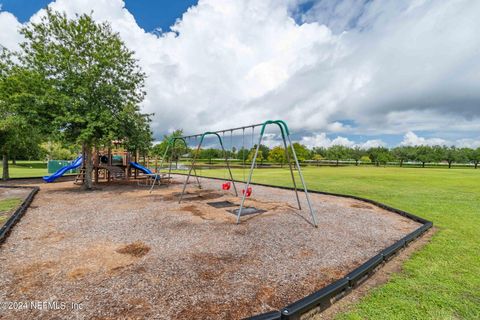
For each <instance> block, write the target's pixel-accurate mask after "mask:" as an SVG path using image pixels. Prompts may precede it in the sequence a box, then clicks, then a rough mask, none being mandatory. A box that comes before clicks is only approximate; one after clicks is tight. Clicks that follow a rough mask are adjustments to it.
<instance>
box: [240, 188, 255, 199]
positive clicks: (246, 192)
mask: <svg viewBox="0 0 480 320" xmlns="http://www.w3.org/2000/svg"><path fill="white" fill-rule="evenodd" d="M252 191H253V190H252V187H248V188H247V191H245V189H243V190H242V194H246V196H247V197H250V196H251V195H252Z"/></svg>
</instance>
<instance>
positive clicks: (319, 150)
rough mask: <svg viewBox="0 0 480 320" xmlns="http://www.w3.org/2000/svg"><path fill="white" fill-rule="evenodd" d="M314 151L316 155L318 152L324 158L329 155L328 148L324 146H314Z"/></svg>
mask: <svg viewBox="0 0 480 320" xmlns="http://www.w3.org/2000/svg"><path fill="white" fill-rule="evenodd" d="M312 153H313V154H314V155H315V154H318V155H320V156H322V158H324V159H325V158H326V157H327V149H326V148H324V147H313V149H312Z"/></svg>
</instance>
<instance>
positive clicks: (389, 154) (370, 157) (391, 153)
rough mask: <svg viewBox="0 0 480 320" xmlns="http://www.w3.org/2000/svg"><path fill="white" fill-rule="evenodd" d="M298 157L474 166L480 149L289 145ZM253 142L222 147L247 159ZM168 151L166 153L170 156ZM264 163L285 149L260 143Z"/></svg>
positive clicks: (218, 155)
mask: <svg viewBox="0 0 480 320" xmlns="http://www.w3.org/2000/svg"><path fill="white" fill-rule="evenodd" d="M181 135H182V131H181V130H178V131H176V132H174V133H173V134H172V135H170V136H165V139H164V140H163V142H162V143H160V144H157V145H156V146H154V147H153V148H152V150H151V153H152V154H153V155H156V156H160V157H161V156H163V154H164V151H165V147H166V144H167V142H166V141H167V140H168V139H169V138H170V137H172V136H181ZM293 146H294V149H295V153H296V155H297V157H298V160H299V161H301V162H313V163H315V162H317V163H320V162H325V161H330V162H333V164H335V165H340V163H341V162H351V163H352V164H354V165H357V166H358V165H360V164H365V163H368V164H371V165H375V166H382V165H386V164H387V163H396V164H398V165H399V166H400V167H402V166H404V164H405V163H412V162H413V163H417V164H419V165H421V166H422V167H425V165H426V164H427V163H445V164H447V165H448V167H449V168H451V167H452V164H454V163H459V164H471V165H473V166H474V167H475V169H476V168H478V164H479V162H480V148H476V149H472V148H458V147H455V146H424V145H421V146H398V147H395V148H385V147H375V148H368V149H363V148H360V147H358V146H356V147H346V146H341V145H334V146H331V147H328V148H325V147H314V148H312V149H309V148H307V147H306V146H305V145H302V144H300V143H298V142H297V143H294V144H293ZM255 149H256V145H254V146H253V148H251V149H245V148H240V149H238V150H237V149H236V148H235V147H233V148H232V149H229V150H226V153H227V157H228V158H229V159H230V160H232V159H234V160H237V161H240V162H243V161H245V162H250V161H251V160H252V158H253V156H254V153H255ZM170 152H174V153H175V154H174V157H173V158H174V160H175V161H178V160H179V159H180V158H182V157H183V158H187V157H189V158H192V157H193V155H194V152H195V150H194V149H190V148H185V146H184V145H183V144H180V143H178V144H177V146H176V148H175V150H174V151H172V150H170ZM170 152H169V154H168V156H170V155H173V154H171V153H170ZM289 155H290V158H291V160H292V157H291V155H292V153H291V150H289ZM223 157H224V155H223V152H222V150H221V149H219V148H203V149H201V150H200V151H199V154H198V157H197V158H198V159H202V160H207V162H209V163H212V162H213V160H218V159H222V158H223ZM265 162H268V163H275V164H280V165H281V166H283V165H285V164H287V155H286V154H285V149H284V148H283V147H281V146H276V147H273V148H269V147H268V146H266V145H260V148H259V152H258V155H257V163H258V164H260V165H262V164H264V163H265Z"/></svg>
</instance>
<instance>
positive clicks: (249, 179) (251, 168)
mask: <svg viewBox="0 0 480 320" xmlns="http://www.w3.org/2000/svg"><path fill="white" fill-rule="evenodd" d="M262 138H263V132H261V133H260V138H259V139H258V144H257V148H256V149H255V155H254V156H253V159H252V165H251V167H250V173H249V174H248V180H247V184H246V185H245V189H244V192H243V196H242V202H240V208H239V209H238V212H237V224H239V223H240V217H241V215H242V210H243V205H244V203H245V198H246V197H247V190H248V187H249V186H250V182H251V181H252V175H253V169H254V168H255V161H256V160H257V155H258V149H259V148H260V144H261V143H262Z"/></svg>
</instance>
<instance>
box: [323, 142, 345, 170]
mask: <svg viewBox="0 0 480 320" xmlns="http://www.w3.org/2000/svg"><path fill="white" fill-rule="evenodd" d="M347 157H348V148H347V147H345V146H341V145H334V146H331V147H330V148H328V150H327V159H329V160H335V161H336V165H337V166H338V162H339V161H340V160H345V159H346V158H347Z"/></svg>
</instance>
